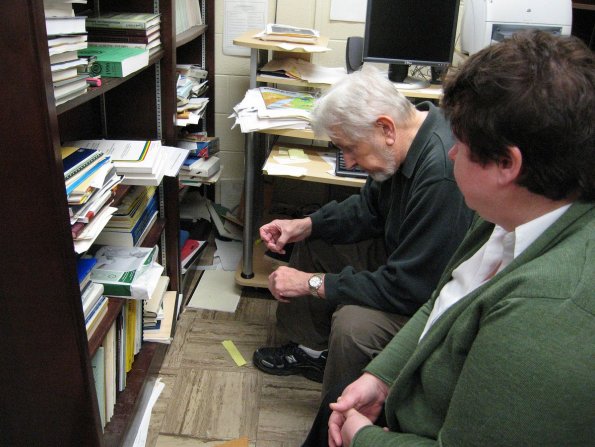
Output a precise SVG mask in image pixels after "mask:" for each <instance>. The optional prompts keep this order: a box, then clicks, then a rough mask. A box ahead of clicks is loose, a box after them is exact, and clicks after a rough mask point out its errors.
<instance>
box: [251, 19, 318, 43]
mask: <svg viewBox="0 0 595 447" xmlns="http://www.w3.org/2000/svg"><path fill="white" fill-rule="evenodd" d="M254 37H256V38H258V39H262V40H273V41H278V42H294V43H305V44H312V45H313V44H315V43H316V41H317V39H318V37H320V33H319V32H318V31H317V30H314V29H311V28H298V27H296V26H291V25H280V24H278V23H269V24H267V26H266V28H265V30H264V31H263V32H261V33H258V34H257V35H256V36H254Z"/></svg>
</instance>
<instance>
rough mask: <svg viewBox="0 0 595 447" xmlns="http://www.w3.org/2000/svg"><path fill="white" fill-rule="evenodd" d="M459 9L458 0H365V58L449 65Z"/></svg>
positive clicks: (387, 61) (375, 60) (368, 59)
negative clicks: (366, 3)
mask: <svg viewBox="0 0 595 447" xmlns="http://www.w3.org/2000/svg"><path fill="white" fill-rule="evenodd" d="M458 10H459V0H368V11H367V20H366V26H365V37H364V61H367V62H384V63H389V64H411V65H430V66H437V67H444V66H447V65H449V64H450V63H451V61H452V54H453V50H454V41H455V32H456V25H457V16H458Z"/></svg>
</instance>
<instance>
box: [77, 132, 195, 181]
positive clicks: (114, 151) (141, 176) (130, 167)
mask: <svg viewBox="0 0 595 447" xmlns="http://www.w3.org/2000/svg"><path fill="white" fill-rule="evenodd" d="M66 145H68V146H74V147H86V148H92V149H97V150H99V151H101V152H103V153H104V154H106V155H109V156H110V157H111V160H112V163H113V165H114V166H115V168H116V172H117V174H118V175H122V176H124V178H123V179H122V184H123V185H145V186H159V184H161V181H162V180H163V177H164V176H165V175H167V176H170V177H175V176H177V175H178V172H179V170H180V167H181V166H182V163H183V162H184V160H185V159H186V157H188V150H187V149H180V148H177V147H170V146H162V145H161V142H160V141H142V140H141V141H136V140H78V141H71V142H69V143H66Z"/></svg>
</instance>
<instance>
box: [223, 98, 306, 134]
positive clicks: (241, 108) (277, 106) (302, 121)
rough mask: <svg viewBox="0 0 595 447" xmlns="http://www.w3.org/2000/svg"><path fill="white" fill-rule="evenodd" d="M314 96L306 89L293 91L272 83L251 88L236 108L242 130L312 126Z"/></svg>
mask: <svg viewBox="0 0 595 447" xmlns="http://www.w3.org/2000/svg"><path fill="white" fill-rule="evenodd" d="M314 104H315V98H314V97H313V96H312V95H311V94H309V93H304V92H292V91H287V90H279V89H274V88H270V87H260V88H254V89H250V90H248V91H247V92H246V95H245V96H244V99H243V100H242V102H240V103H239V104H238V105H236V106H235V107H234V108H233V110H234V112H233V113H232V114H231V115H230V116H229V118H235V123H234V125H233V126H232V129H233V128H234V127H235V126H236V125H238V124H239V125H240V128H241V131H242V132H243V133H247V132H254V131H258V130H263V129H299V130H304V129H308V128H309V127H310V117H311V110H312V108H313V107H314Z"/></svg>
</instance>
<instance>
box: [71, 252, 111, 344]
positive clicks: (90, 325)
mask: <svg viewBox="0 0 595 447" xmlns="http://www.w3.org/2000/svg"><path fill="white" fill-rule="evenodd" d="M96 263H97V260H96V259H95V258H87V257H81V258H79V259H78V260H77V262H76V270H77V275H78V280H79V286H80V289H81V301H82V305H83V314H84V316H85V326H86V328H87V337H88V338H90V337H91V336H92V335H93V332H95V329H97V326H98V325H99V322H100V321H101V319H102V318H103V316H104V315H105V313H106V312H107V297H106V296H105V295H103V285H101V284H97V283H95V282H93V281H91V270H92V269H93V267H94V266H95V264H96Z"/></svg>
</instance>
